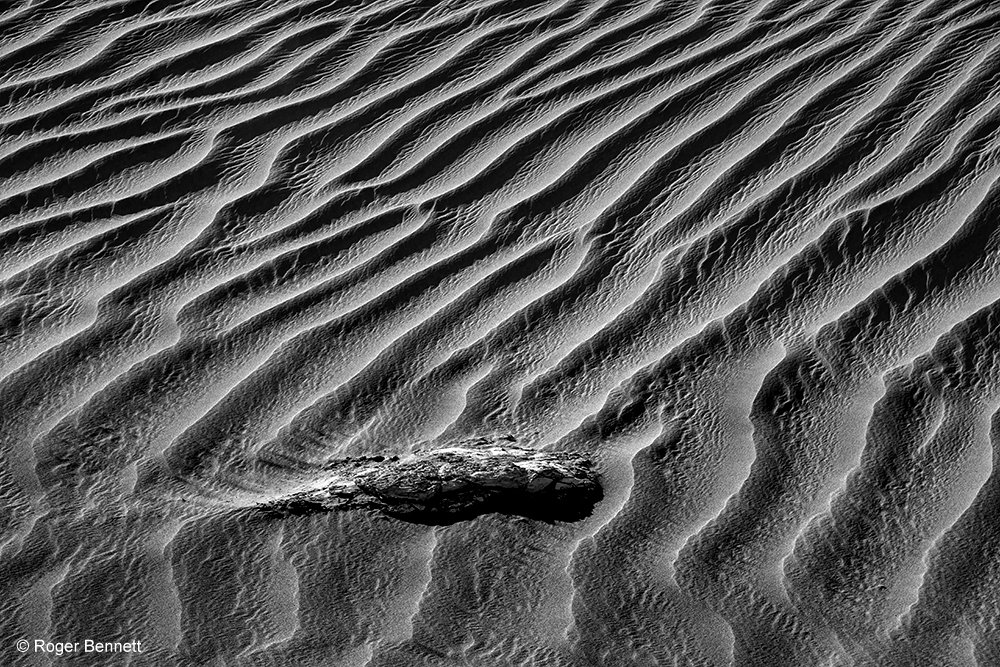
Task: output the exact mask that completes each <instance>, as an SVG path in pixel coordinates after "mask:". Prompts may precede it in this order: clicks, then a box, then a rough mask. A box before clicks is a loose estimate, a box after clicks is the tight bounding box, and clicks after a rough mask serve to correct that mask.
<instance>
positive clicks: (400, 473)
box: [264, 443, 603, 523]
mask: <svg viewBox="0 0 1000 667" xmlns="http://www.w3.org/2000/svg"><path fill="white" fill-rule="evenodd" d="M602 497H603V492H602V489H601V486H600V483H599V481H598V476H597V472H596V471H595V470H594V468H593V466H592V464H591V463H590V461H588V460H587V459H585V458H583V457H581V456H579V455H576V454H572V453H564V452H543V451H537V450H533V449H526V448H523V447H517V446H514V445H511V444H507V443H503V444H488V445H485V446H483V445H480V446H470V447H450V448H447V449H437V450H429V451H423V452H418V453H416V454H414V455H412V456H409V457H406V458H403V459H399V458H397V457H392V458H391V459H386V458H384V457H381V456H376V457H365V458H362V459H347V460H344V461H340V462H337V463H336V464H334V465H332V466H331V476H330V478H328V479H327V480H326V481H325V482H324V483H323V484H322V485H321V486H318V487H316V488H312V489H308V490H304V491H299V492H297V493H294V494H292V495H290V496H288V497H286V498H284V499H281V500H278V501H275V502H272V503H268V505H267V506H266V507H265V508H264V509H265V510H267V511H269V512H277V513H279V514H301V513H312V512H317V511H329V510H335V509H358V508H368V509H376V510H380V511H382V512H384V513H386V514H389V515H392V516H395V517H398V518H401V519H406V520H409V521H416V522H420V523H452V522H454V521H458V520H461V519H468V518H472V517H475V516H478V515H480V514H485V513H491V512H495V513H500V514H516V515H520V516H526V517H531V518H536V519H541V520H547V521H555V520H561V521H572V520H576V519H581V518H583V517H585V516H587V515H589V514H590V512H591V511H592V509H593V507H594V504H595V503H597V502H598V501H599V500H600V499H601V498H602Z"/></svg>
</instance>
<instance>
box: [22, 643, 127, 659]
mask: <svg viewBox="0 0 1000 667" xmlns="http://www.w3.org/2000/svg"><path fill="white" fill-rule="evenodd" d="M15 647H16V648H17V650H18V651H20V652H21V653H46V654H49V655H70V654H73V653H142V652H143V650H144V649H143V646H142V642H141V641H133V642H98V641H94V640H93V639H84V640H83V641H81V642H50V641H48V640H46V639H34V640H28V639H18V640H17V642H16V643H15Z"/></svg>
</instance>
